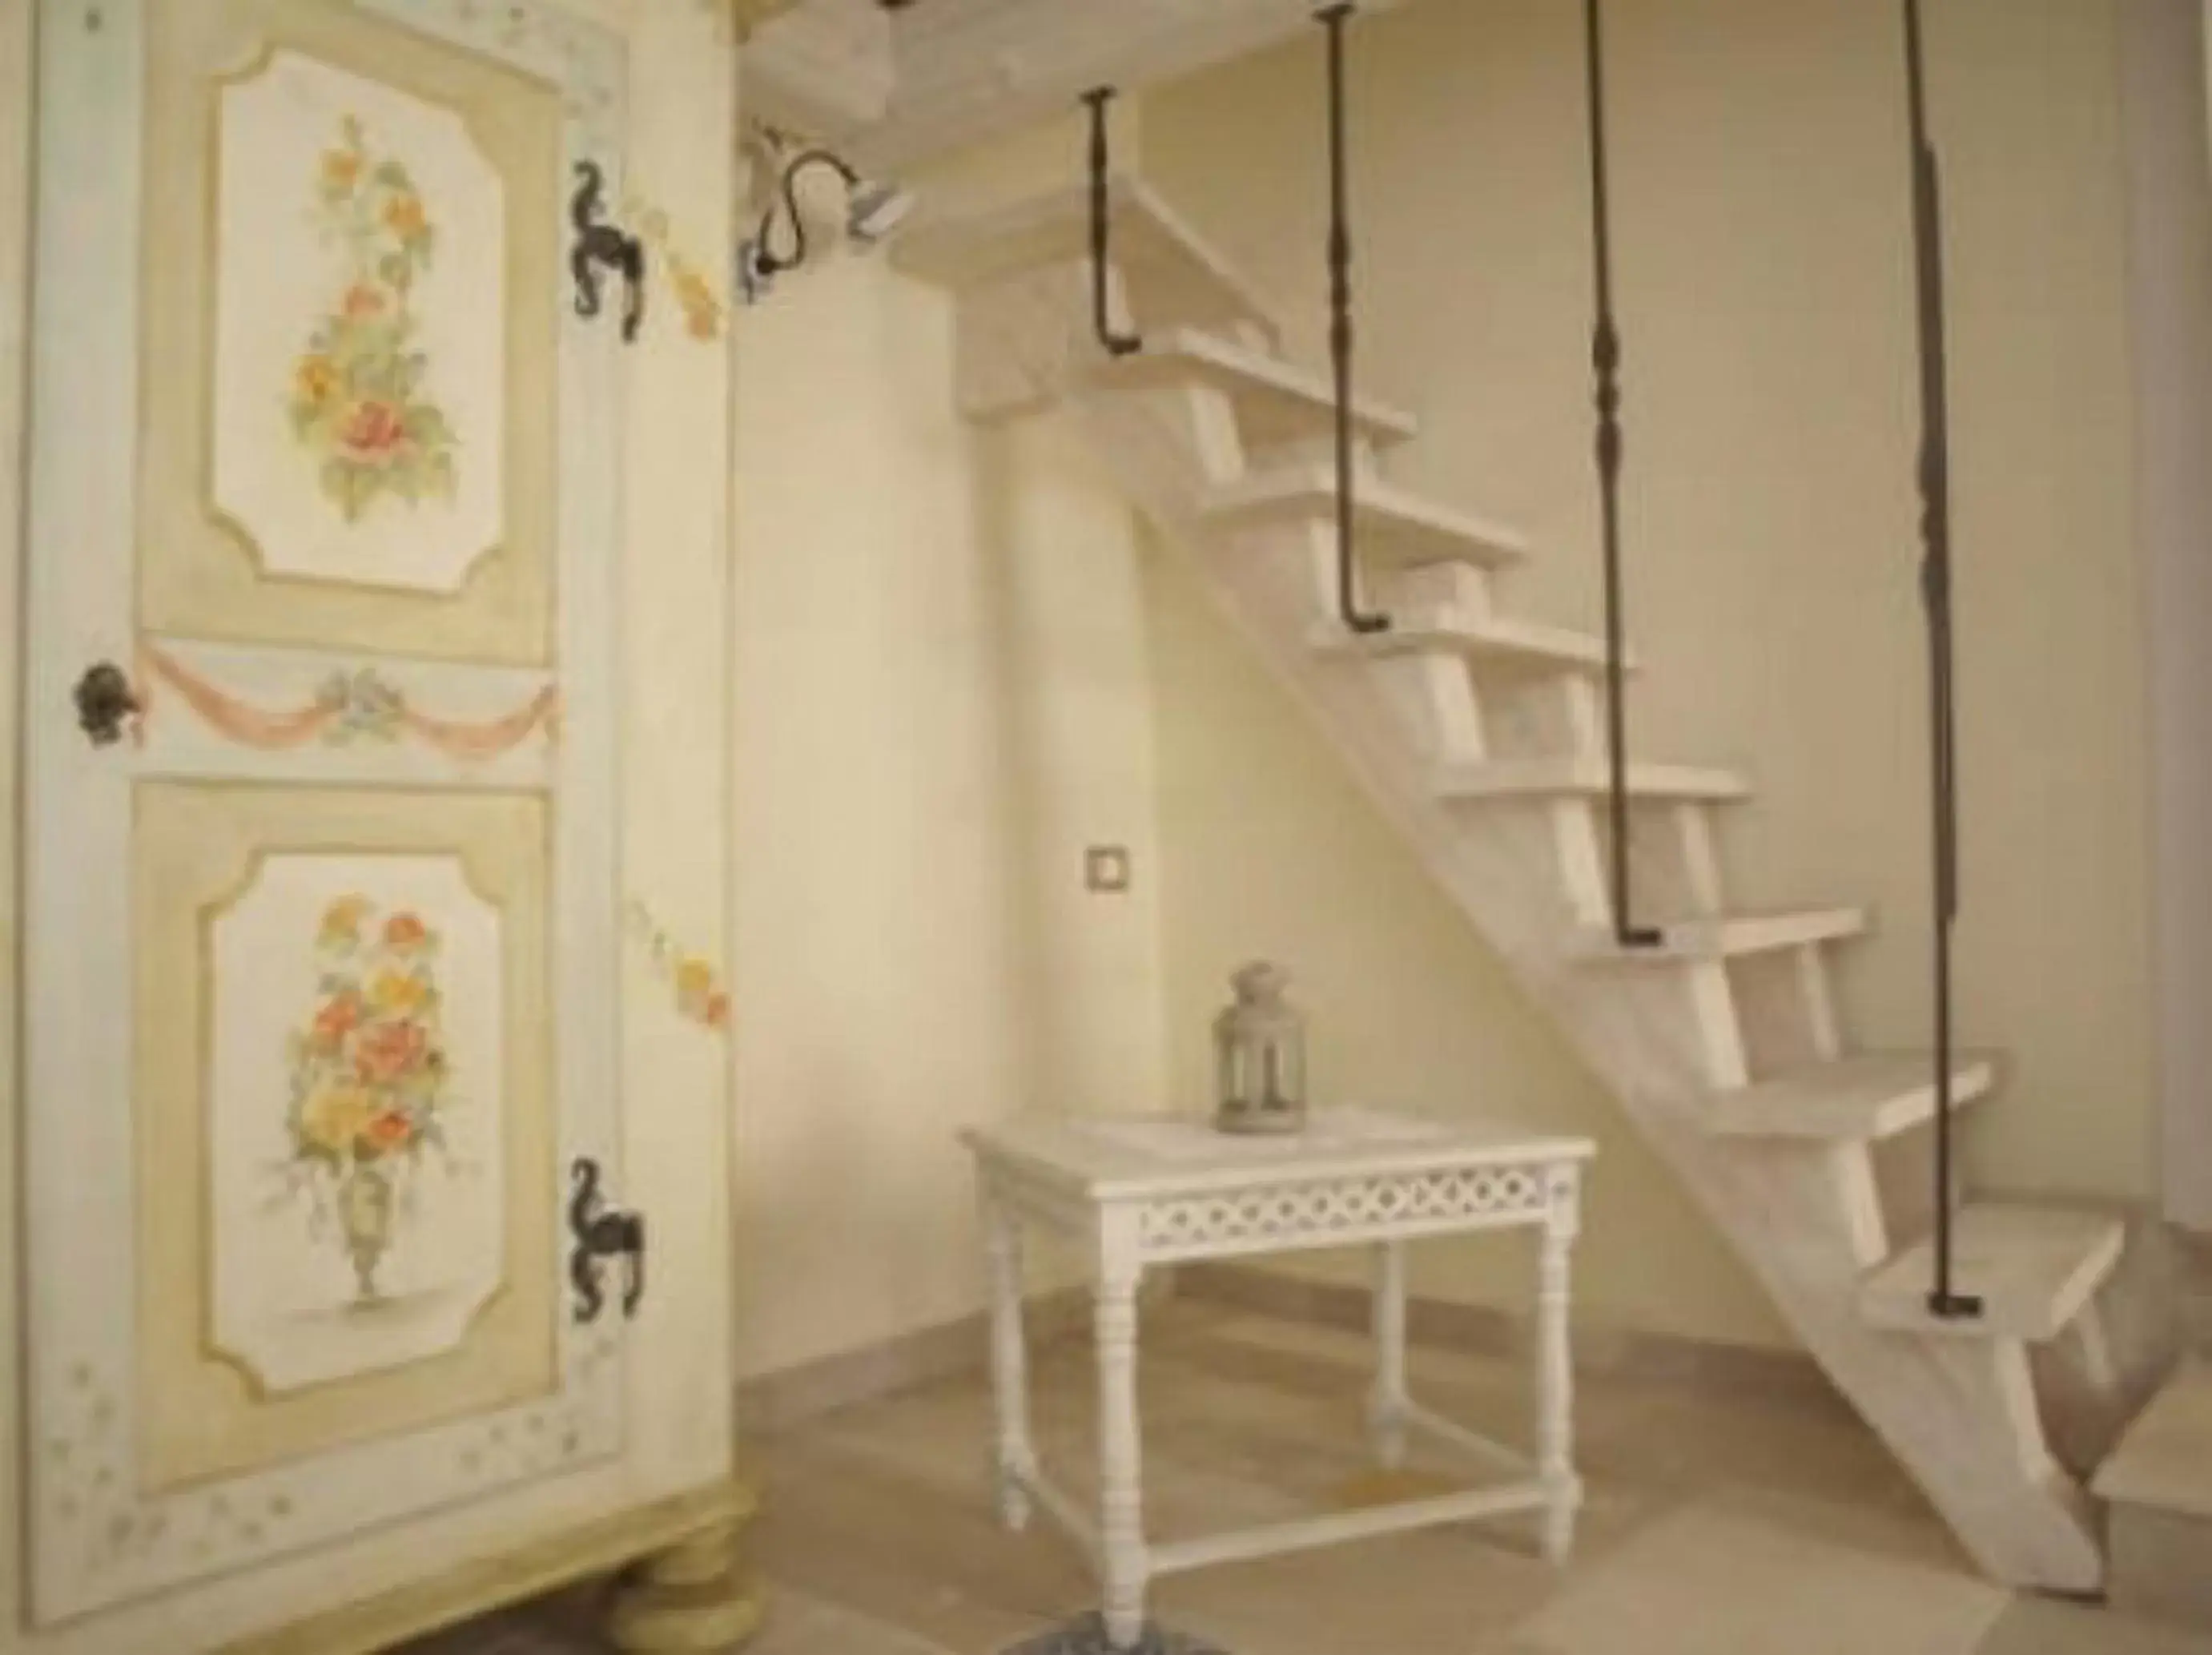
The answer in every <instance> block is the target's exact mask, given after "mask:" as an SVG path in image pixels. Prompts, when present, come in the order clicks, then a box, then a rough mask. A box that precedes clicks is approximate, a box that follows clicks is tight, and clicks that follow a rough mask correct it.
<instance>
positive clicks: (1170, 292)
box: [890, 177, 1282, 344]
mask: <svg viewBox="0 0 2212 1655" xmlns="http://www.w3.org/2000/svg"><path fill="white" fill-rule="evenodd" d="M1108 200H1109V203H1110V204H1111V207H1112V210H1113V215H1114V239H1113V255H1112V257H1113V263H1114V265H1115V267H1116V268H1117V269H1118V270H1119V271H1121V277H1122V280H1123V282H1124V283H1126V284H1127V288H1128V289H1129V292H1130V295H1131V298H1132V302H1133V304H1134V305H1135V306H1136V307H1138V308H1139V310H1140V311H1141V312H1142V313H1143V314H1145V315H1146V316H1147V317H1150V318H1152V319H1161V318H1170V319H1172V320H1173V321H1174V322H1176V323H1184V324H1189V325H1192V326H1200V327H1209V326H1222V325H1225V324H1230V323H1237V322H1249V323H1253V324H1255V325H1257V326H1260V327H1261V329H1262V330H1264V332H1266V334H1267V338H1268V339H1269V341H1270V342H1271V343H1275V344H1279V343H1280V340H1281V337H1282V332H1281V329H1280V327H1279V325H1278V324H1277V322H1276V320H1275V318H1274V314H1273V307H1272V306H1271V305H1269V303H1268V302H1267V300H1266V299H1265V298H1264V297H1262V296H1261V294H1260V292H1259V290H1258V289H1255V287H1253V286H1252V284H1251V283H1249V282H1247V281H1246V280H1245V279H1244V278H1243V277H1242V276H1240V275H1239V274H1237V271H1236V270H1235V268H1234V267H1232V266H1231V265H1230V263H1229V261H1228V260H1227V259H1224V258H1222V257H1221V256H1220V254H1218V253H1216V252H1215V251H1214V250H1213V249H1212V247H1211V246H1208V245H1207V244H1206V241H1205V240H1203V239H1202V238H1201V237H1200V235H1199V234H1197V232H1196V231H1194V230H1193V229H1192V228H1190V226H1189V225H1188V224H1187V223H1185V222H1183V220H1182V217H1181V216H1179V215H1178V214H1176V212H1175V211H1174V210H1172V209H1170V207H1169V206H1168V205H1167V204H1166V203H1164V201H1162V200H1161V199H1160V198H1159V197H1158V195H1157V194H1156V193H1155V192H1153V191H1152V188H1151V187H1150V186H1147V185H1146V184H1144V183H1142V182H1140V181H1139V180H1138V179H1133V178H1127V177H1121V178H1116V179H1114V180H1113V182H1112V184H1111V185H1110V186H1109V196H1108ZM1090 257H1091V192H1090V188H1089V186H1087V185H1077V186H1073V187H1071V188H1068V189H1066V190H1060V191H1057V192H1054V193H1052V194H1050V195H1046V196H1038V197H1032V198H1028V199H1025V200H1022V201H1018V202H1015V203H1013V204H1011V205H1007V206H1003V207H998V208H994V209H989V210H984V211H981V212H961V211H953V212H949V213H944V214H940V215H939V216H934V217H929V216H921V217H919V218H918V221H917V222H915V223H913V224H910V225H909V226H908V227H907V228H906V229H904V230H903V231H902V232H901V233H900V234H899V237H898V239H897V240H896V241H894V242H893V243H892V244H891V248H890V263H891V266H892V268H893V269H895V270H897V271H902V272H904V273H905V274H907V275H908V276H912V277H916V278H917V279H919V280H921V281H925V282H931V283H936V284H937V285H939V286H941V287H948V288H951V289H954V290H956V291H958V290H962V289H968V288H973V287H980V286H982V285H983V284H985V283H990V282H994V281H998V280H1000V279H1001V278H1003V277H1010V276H1018V275H1022V274H1024V273H1025V272H1028V271H1039V270H1045V269H1048V268H1050V267H1052V266H1054V265H1073V264H1079V263H1082V262H1084V261H1085V260H1087V259H1089V258H1090Z"/></svg>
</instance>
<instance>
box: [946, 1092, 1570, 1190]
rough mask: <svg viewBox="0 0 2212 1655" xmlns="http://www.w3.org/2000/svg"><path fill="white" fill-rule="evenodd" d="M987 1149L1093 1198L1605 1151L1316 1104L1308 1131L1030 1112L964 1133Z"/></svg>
mask: <svg viewBox="0 0 2212 1655" xmlns="http://www.w3.org/2000/svg"><path fill="white" fill-rule="evenodd" d="M961 1141H962V1142H963V1143H965V1144H966V1145H967V1146H968V1147H969V1149H970V1150H972V1151H973V1152H974V1153H975V1154H976V1155H977V1156H978V1157H980V1158H981V1159H984V1160H986V1161H993V1160H997V1161H1010V1162H1012V1163H1015V1164H1016V1165H1018V1166H1020V1167H1021V1169H1022V1170H1023V1171H1025V1172H1027V1173H1029V1174H1030V1175H1031V1176H1033V1177H1037V1178H1039V1179H1042V1181H1044V1182H1046V1183H1050V1184H1053V1185H1055V1186H1057V1187H1059V1188H1060V1189H1062V1190H1069V1191H1071V1192H1073V1193H1076V1194H1079V1195H1081V1196H1085V1198H1086V1199H1090V1200H1094V1201H1112V1200H1126V1199H1128V1198H1131V1197H1141V1196H1171V1195H1188V1194H1190V1193H1193V1192H1194V1191H1203V1190H1245V1189H1250V1188H1253V1187H1254V1186H1255V1185H1264V1184H1270V1183H1292V1182H1297V1181H1300V1180H1304V1179H1307V1178H1311V1177H1340V1176H1345V1175H1352V1176H1358V1175H1363V1174H1376V1173H1386V1174H1387V1173H1394V1172H1425V1171H1435V1170H1436V1169H1437V1168H1440V1167H1480V1166H1529V1165H1553V1164H1556V1163H1559V1162H1563V1161H1584V1160H1588V1159H1590V1158H1591V1157H1592V1156H1594V1155H1595V1154H1596V1153H1597V1146H1596V1145H1595V1143H1593V1142H1592V1141H1590V1140H1589V1139H1588V1138H1577V1137H1571V1136H1563V1135H1554V1134H1548V1133H1541V1132H1534V1131H1531V1130H1530V1129H1528V1128H1526V1127H1519V1126H1512V1125H1508V1124H1506V1123H1501V1122H1494V1121H1483V1120H1455V1121H1442V1120H1435V1119H1431V1118H1428V1117H1423V1116H1419V1115H1412V1114H1404V1113H1399V1112H1396V1111H1393V1110H1370V1109H1340V1110H1318V1111H1316V1113H1315V1114H1314V1115H1313V1117H1311V1119H1310V1123H1308V1126H1307V1129H1306V1130H1305V1131H1304V1132H1303V1133H1300V1134H1297V1135H1295V1136H1284V1137H1240V1136H1237V1135H1232V1134H1229V1133H1224V1132H1217V1131H1215V1130H1214V1129H1213V1126H1212V1123H1211V1122H1210V1121H1208V1120H1206V1119H1202V1118H1200V1117H1193V1116H1180V1115H1130V1116H1106V1115H1090V1116H1077V1115H1043V1114H1037V1115H1025V1116H1022V1117H1019V1118H1018V1119H1016V1120H1013V1121H1010V1122H1007V1123H1005V1124H1003V1125H999V1126H987V1127H978V1128H975V1129H971V1130H969V1131H967V1132H963V1133H962V1134H961Z"/></svg>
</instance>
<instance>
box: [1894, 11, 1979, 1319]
mask: <svg viewBox="0 0 2212 1655" xmlns="http://www.w3.org/2000/svg"><path fill="white" fill-rule="evenodd" d="M1905 77H1906V87H1907V92H1908V104H1909V112H1910V116H1911V129H1912V246H1913V272H1914V278H1915V279H1914V286H1915V291H1916V297H1917V308H1918V322H1919V340H1920V416H1921V434H1920V466H1919V482H1920V538H1921V545H1922V551H1921V561H1920V594H1921V599H1922V602H1923V605H1924V606H1925V608H1926V610H1927V615H1928V730H1929V739H1928V750H1929V772H1930V775H1929V782H1930V785H1929V800H1930V806H1931V814H1932V817H1933V821H1932V824H1931V825H1932V829H1933V831H1932V834H1931V840H1932V845H1933V853H1934V862H1935V877H1934V885H1935V903H1934V916H1933V927H1932V930H1933V938H1932V941H1933V944H1934V954H1935V962H1934V963H1935V999H1936V1235H1935V1242H1936V1269H1935V1281H1934V1282H1933V1283H1932V1285H1931V1287H1930V1289H1929V1294H1928V1308H1929V1311H1930V1312H1931V1313H1932V1314H1934V1315H1936V1316H1937V1317H1942V1318H1945V1319H1947V1320H1963V1319H1966V1318H1968V1317H1977V1316H1979V1315H1980V1314H1981V1313H1982V1301H1981V1300H1980V1299H1978V1298H1975V1297H1974V1296H1972V1294H1966V1293H1958V1292H1956V1291H1954V1257H1953V1251H1954V1238H1953V1234H1952V1231H1953V1223H1952V1217H1953V1208H1952V1194H1953V1192H1952V1183H1953V1177H1952V1161H1953V1155H1952V1141H1951V1140H1952V1132H1953V1129H1954V1122H1953V1120H1952V1118H1951V1117H1952V1103H1953V1098H1952V1078H1951V1067H1952V1044H1953V1032H1952V967H1953V960H1952V933H1953V930H1954V928H1955V926H1956V925H1957V923H1958V919H1959V771H1958V751H1959V743H1958V698H1957V693H1956V678H1955V676H1954V661H1955V659H1956V654H1955V645H1954V626H1955V620H1956V617H1955V614H1954V609H1953V606H1952V581H1951V409H1950V369H1949V356H1950V350H1949V341H1948V298H1947V295H1946V283H1945V277H1944V268H1943V181H1942V164H1941V162H1940V161H1939V160H1938V159H1937V156H1936V144H1935V140H1934V139H1933V138H1932V137H1930V136H1929V125H1928V68H1927V46H1926V40H1925V37H1924V34H1923V30H1922V27H1921V15H1920V0H1905Z"/></svg>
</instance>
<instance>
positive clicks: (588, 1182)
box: [568, 1156, 645, 1325]
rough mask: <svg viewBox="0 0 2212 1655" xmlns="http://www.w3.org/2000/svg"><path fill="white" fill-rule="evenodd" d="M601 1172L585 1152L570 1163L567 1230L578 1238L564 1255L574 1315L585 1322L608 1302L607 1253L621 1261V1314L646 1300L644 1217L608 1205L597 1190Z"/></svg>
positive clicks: (629, 1312)
mask: <svg viewBox="0 0 2212 1655" xmlns="http://www.w3.org/2000/svg"><path fill="white" fill-rule="evenodd" d="M602 1177H603V1175H602V1174H601V1172H600V1171H599V1163H598V1162H597V1161H595V1160H593V1159H591V1158H590V1157H589V1156H581V1157H579V1158H578V1159H577V1160H576V1162H575V1164H574V1165H573V1166H572V1167H571V1168H570V1169H569V1179H570V1182H571V1183H572V1185H573V1186H574V1193H573V1194H572V1195H571V1196H570V1197H569V1201H568V1230H569V1233H570V1234H572V1235H573V1236H574V1237H575V1238H576V1244H575V1246H574V1249H573V1250H571V1252H570V1253H569V1255H568V1281H569V1285H570V1286H571V1287H574V1289H575V1293H576V1305H575V1318H576V1320H577V1321H578V1322H579V1323H583V1324H586V1325H588V1324H589V1323H593V1322H596V1321H598V1320H599V1313H600V1311H603V1310H605V1308H606V1300H607V1293H606V1287H605V1282H604V1281H603V1280H602V1276H603V1274H604V1272H605V1269H606V1261H608V1260H610V1259H620V1260H621V1261H622V1267H623V1286H622V1310H623V1316H624V1317H635V1316H636V1314H637V1307H638V1306H639V1305H641V1304H643V1303H644V1302H645V1220H644V1218H643V1217H642V1216H641V1214H636V1213H625V1212H622V1211H619V1210H617V1209H615V1208H610V1207H608V1206H607V1204H606V1200H605V1196H602V1195H601V1193H600V1190H599V1185H600V1183H601V1180H602Z"/></svg>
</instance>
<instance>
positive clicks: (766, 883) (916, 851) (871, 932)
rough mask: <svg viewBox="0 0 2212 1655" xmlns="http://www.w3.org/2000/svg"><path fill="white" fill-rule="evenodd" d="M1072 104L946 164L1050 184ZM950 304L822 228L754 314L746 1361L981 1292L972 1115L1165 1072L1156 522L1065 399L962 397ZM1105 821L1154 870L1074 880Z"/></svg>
mask: <svg viewBox="0 0 2212 1655" xmlns="http://www.w3.org/2000/svg"><path fill="white" fill-rule="evenodd" d="M1064 139H1065V134H1062V133H1057V132H1055V133H1048V134H1043V135H1041V136H1040V137H1038V138H1036V140H1033V141H1030V142H1029V143H1025V144H1022V145H1016V146H1013V147H1012V148H1008V149H1000V150H996V151H994V152H993V153H991V154H989V155H985V156H981V157H978V158H975V160H974V161H971V162H969V163H968V164H967V165H966V166H965V167H963V173H962V174H961V176H960V177H959V178H958V179H947V178H940V179H932V180H930V181H929V187H930V189H931V191H932V192H933V195H935V196H936V197H938V198H943V197H944V196H945V195H946V194H947V193H948V192H952V191H955V190H958V191H961V192H979V191H981V190H984V189H996V188H1000V187H1010V188H1018V187H1021V186H1023V185H1024V183H1025V182H1026V183H1029V184H1034V182H1035V180H1036V177H1037V176H1038V175H1039V174H1038V172H1037V169H1038V168H1039V167H1057V166H1058V165H1060V163H1061V160H1062V155H1063V152H1064V151H1065V149H1066V144H1065V142H1064ZM952 321H953V319H952V310H951V304H950V302H949V301H947V299H946V298H945V295H942V294H941V293H939V292H938V291H936V290H934V289H929V288H926V287H922V286H920V285H918V284H916V283H912V282H909V281H908V280H906V279H905V278H903V277H897V276H895V275H893V274H892V273H891V272H890V271H889V269H888V268H887V267H886V266H885V265H884V263H883V262H882V260H881V259H854V258H851V257H848V256H846V255H845V254H844V253H842V251H841V250H838V249H836V247H835V246H834V245H833V246H832V247H831V249H830V251H829V253H827V254H826V255H825V256H824V257H823V259H821V260H820V262H819V264H818V265H817V266H813V267H810V268H809V269H808V270H807V271H804V272H802V273H800V274H799V275H798V276H796V277H793V278H791V279H789V280H788V281H787V283H786V285H784V286H783V287H782V288H781V289H779V290H778V291H777V293H776V294H775V295H774V296H773V298H772V299H771V300H770V301H769V302H768V303H766V304H764V305H762V306H760V307H757V308H754V309H752V310H750V311H746V312H744V313H742V314H741V316H740V319H739V324H738V363H739V370H738V371H739V382H740V390H739V407H738V433H739V435H738V502H739V503H738V548H739V553H738V557H739V571H740V572H739V579H738V675H739V677H738V834H737V854H738V862H737V879H738V958H737V962H736V983H737V1004H738V1007H739V1031H738V1133H739V1149H738V1166H739V1186H740V1188H739V1241H738V1245H739V1273H740V1295H741V1316H740V1322H739V1327H740V1344H741V1354H740V1366H741V1368H742V1370H743V1371H744V1372H745V1373H747V1374H749V1375H750V1374H758V1373H762V1372H771V1371H775V1370H779V1369H783V1368H787V1367H790V1366H796V1365H798V1364H799V1363H802V1362H805V1361H809V1360H814V1359H817V1358H819V1357H822V1356H825V1355H829V1354H836V1353H838V1352H841V1351H844V1350H848V1349H852V1348H860V1347H865V1346H867V1345H870V1344H873V1343H876V1342H881V1341H884V1340H888V1339H891V1338H894V1337H896V1336H900V1335H902V1334H907V1333H910V1332H914V1331H915V1330H917V1329H923V1328H927V1327H931V1326H934V1325H937V1324H940V1323H945V1322H948V1321H951V1320H953V1319H955V1318H957V1317H963V1316H965V1315H968V1314H970V1313H972V1312H973V1311H975V1310H976V1309H978V1308H979V1307H980V1305H981V1256H980V1252H979V1250H978V1246H977V1244H976V1243H975V1240H974V1238H973V1226H972V1223H971V1209H972V1196H971V1194H970V1186H969V1174H968V1167H967V1165H966V1161H965V1158H964V1155H963V1152H962V1150H961V1149H960V1147H959V1146H958V1145H957V1142H956V1141H955V1137H954V1134H955V1132H956V1130H957V1129H958V1128H960V1127H962V1126H964V1125H969V1124H974V1123H983V1122H987V1121H993V1120H998V1119H1003V1118H1005V1117H1007V1116H1008V1115H1010V1114H1012V1113H1014V1112H1015V1111H1017V1110H1021V1109H1023V1108H1026V1107H1035V1106H1044V1107H1055V1108H1073V1109H1093V1110H1127V1109H1132V1108H1139V1107H1143V1106H1144V1105H1145V1102H1146V1100H1148V1099H1151V1098H1156V1097H1157V1096H1158V1093H1159V1091H1160V1086H1161V1080H1160V1072H1161V1062H1162V1058H1161V1037H1160V1032H1159V1031H1160V1017H1161V1004H1160V1000H1159V995H1158V977H1159V958H1158V932H1157V926H1156V891H1157V886H1156V880H1155V873H1156V870H1157V867H1158V857H1157V855H1156V852H1155V841H1154V831H1153V811H1152V745H1151V744H1152V727H1151V721H1150V716H1149V705H1150V703H1149V694H1148V687H1147V682H1146V662H1145V651H1144V643H1143V633H1142V612H1141V606H1140V602H1139V587H1138V581H1137V572H1136V564H1135V558H1134V542H1133V529H1132V525H1131V523H1130V520H1129V518H1128V514H1127V512H1126V510H1125V509H1124V508H1123V507H1122V505H1121V502H1120V499H1119V497H1118V496H1116V495H1115V493H1114V491H1113V490H1111V489H1110V488H1109V486H1108V484H1106V483H1105V481H1104V480H1103V478H1100V477H1098V476H1097V475H1095V474H1094V473H1093V472H1092V471H1091V468H1090V467H1089V466H1088V465H1087V464H1085V461H1084V459H1083V457H1082V456H1081V455H1080V454H1079V453H1077V452H1075V451H1074V450H1073V448H1072V447H1070V446H1069V445H1068V444H1066V442H1065V441H1063V439H1062V438H1061V437H1060V435H1059V433H1057V432H1056V431H1055V430H1054V429H1053V428H1052V427H1051V426H1049V425H1030V426H1024V427H1021V428H1018V429H1014V430H1012V431H1009V432H1006V433H1000V434H994V433H988V432H980V431H976V430H974V429H970V428H969V427H968V426H967V425H966V424H965V423H963V422H962V420H961V419H960V417H959V416H958V413H957V410H956V408H955V406H954V402H953V392H952V383H951V361H952V347H953V328H952ZM1087 843H1118V844H1122V845H1126V846H1127V847H1129V848H1130V849H1132V850H1133V853H1134V855H1135V860H1136V873H1137V885H1136V890H1135V891H1134V892H1133V893H1132V894H1131V895H1129V896H1127V897H1103V896H1091V895H1088V894H1087V893H1086V892H1085V891H1084V889H1083V880H1082V872H1083V847H1084V846H1085V844H1087Z"/></svg>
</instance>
